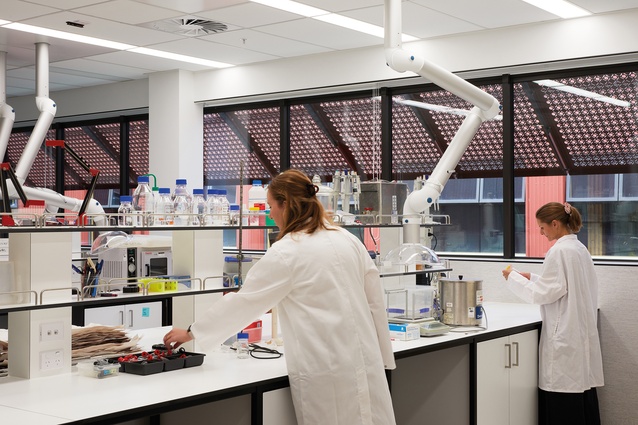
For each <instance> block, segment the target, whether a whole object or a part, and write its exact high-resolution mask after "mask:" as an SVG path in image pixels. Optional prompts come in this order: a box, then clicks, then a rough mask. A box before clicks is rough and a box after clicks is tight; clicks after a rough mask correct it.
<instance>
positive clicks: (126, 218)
mask: <svg viewBox="0 0 638 425" xmlns="http://www.w3.org/2000/svg"><path fill="white" fill-rule="evenodd" d="M117 214H118V217H117V224H118V225H119V226H123V227H131V226H133V198H132V197H131V196H129V195H121V196H120V206H119V208H118V209H117Z"/></svg>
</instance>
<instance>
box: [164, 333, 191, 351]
mask: <svg viewBox="0 0 638 425" xmlns="http://www.w3.org/2000/svg"><path fill="white" fill-rule="evenodd" d="M192 340H193V336H192V335H191V333H190V332H188V330H186V329H179V328H173V329H171V330H170V331H169V332H168V333H167V334H166V335H164V345H165V346H166V348H169V347H171V348H173V349H175V348H177V347H179V346H180V345H182V344H184V343H185V342H188V341H192Z"/></svg>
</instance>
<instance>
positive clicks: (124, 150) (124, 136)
mask: <svg viewBox="0 0 638 425" xmlns="http://www.w3.org/2000/svg"><path fill="white" fill-rule="evenodd" d="M130 122H131V121H130V118H128V117H121V118H120V195H128V193H129V178H130V177H129V155H130V152H129V131H130Z"/></svg>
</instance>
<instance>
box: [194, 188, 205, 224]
mask: <svg viewBox="0 0 638 425" xmlns="http://www.w3.org/2000/svg"><path fill="white" fill-rule="evenodd" d="M191 205H192V209H191V212H192V213H193V215H192V217H191V225H192V226H199V225H202V224H204V216H205V214H206V199H205V198H204V189H193V201H192V203H191Z"/></svg>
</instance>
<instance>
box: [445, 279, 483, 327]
mask: <svg viewBox="0 0 638 425" xmlns="http://www.w3.org/2000/svg"><path fill="white" fill-rule="evenodd" d="M439 293H440V296H441V308H442V309H443V319H442V321H443V323H445V324H446V325H460V326H475V325H480V324H481V319H482V318H483V308H482V307H481V306H482V305H483V281H482V280H463V276H459V279H448V278H443V279H439Z"/></svg>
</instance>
